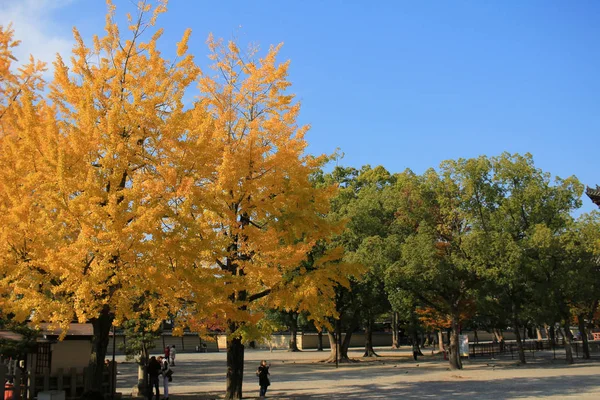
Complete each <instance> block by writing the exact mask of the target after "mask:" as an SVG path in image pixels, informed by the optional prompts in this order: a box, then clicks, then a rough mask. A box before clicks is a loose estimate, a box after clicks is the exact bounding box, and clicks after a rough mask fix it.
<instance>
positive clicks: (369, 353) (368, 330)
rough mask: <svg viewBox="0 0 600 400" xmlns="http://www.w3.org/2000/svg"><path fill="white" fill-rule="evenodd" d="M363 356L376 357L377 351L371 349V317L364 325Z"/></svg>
mask: <svg viewBox="0 0 600 400" xmlns="http://www.w3.org/2000/svg"><path fill="white" fill-rule="evenodd" d="M363 357H377V353H375V350H374V349H373V321H372V319H371V318H369V320H368V321H367V324H366V326H365V354H363Z"/></svg>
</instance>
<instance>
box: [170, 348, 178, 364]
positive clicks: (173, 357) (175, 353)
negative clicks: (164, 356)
mask: <svg viewBox="0 0 600 400" xmlns="http://www.w3.org/2000/svg"><path fill="white" fill-rule="evenodd" d="M176 355H177V350H175V345H173V346H171V365H172V366H175V356H176Z"/></svg>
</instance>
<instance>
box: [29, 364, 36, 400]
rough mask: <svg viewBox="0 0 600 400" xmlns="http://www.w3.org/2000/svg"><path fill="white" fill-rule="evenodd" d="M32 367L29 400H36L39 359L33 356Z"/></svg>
mask: <svg viewBox="0 0 600 400" xmlns="http://www.w3.org/2000/svg"><path fill="white" fill-rule="evenodd" d="M30 365H31V367H30V370H29V396H28V398H29V400H34V399H35V397H36V395H37V387H36V383H37V382H36V380H37V378H36V374H35V369H36V368H37V366H36V365H37V358H36V357H34V356H33V355H32V356H31V364H30Z"/></svg>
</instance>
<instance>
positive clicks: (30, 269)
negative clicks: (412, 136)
mask: <svg viewBox="0 0 600 400" xmlns="http://www.w3.org/2000/svg"><path fill="white" fill-rule="evenodd" d="M108 4H109V12H108V15H107V18H106V26H105V34H104V36H102V37H94V39H93V45H92V46H91V47H89V46H87V45H86V44H85V43H84V40H83V39H82V37H81V35H80V34H79V32H78V31H77V29H74V30H73V33H74V37H75V46H74V48H73V54H72V57H71V60H70V63H67V62H65V61H64V60H63V59H62V58H61V57H60V56H57V59H56V62H55V63H54V71H55V72H54V78H53V80H52V82H51V83H50V84H49V85H48V88H49V91H48V93H47V94H45V95H41V94H39V93H42V92H39V93H38V94H36V91H35V90H36V89H41V87H40V86H39V85H37V84H35V85H34V86H32V85H33V84H34V83H35V82H36V80H35V79H31V80H27V78H26V77H22V78H20V80H19V78H18V77H17V78H15V80H14V81H15V84H14V85H13V86H14V87H16V86H15V85H17V84H18V83H19V82H28V85H21V87H20V88H17V89H13V86H10V87H9V86H8V84H7V85H6V87H7V88H8V89H6V90H4V89H3V92H2V96H3V98H2V102H1V104H3V110H4V109H10V113H8V114H7V117H6V118H3V119H2V124H3V125H2V127H3V137H2V138H1V141H0V146H1V148H0V166H1V167H2V168H1V169H2V171H0V189H1V191H0V214H1V216H0V218H1V220H0V223H1V229H0V246H1V248H0V254H1V257H2V258H1V261H0V273H1V281H0V285H1V286H0V288H1V290H2V307H5V308H6V309H7V310H9V311H10V312H13V313H15V314H16V315H17V317H18V318H20V319H26V318H30V319H31V320H32V322H33V323H34V324H36V323H38V322H41V321H48V322H52V323H54V324H55V325H56V326H57V327H59V328H62V329H63V330H66V329H68V326H69V323H70V322H71V321H72V320H73V319H74V318H75V319H77V320H78V321H80V322H85V321H89V322H91V323H92V325H93V328H94V339H93V346H92V347H93V349H92V354H91V357H90V367H91V368H90V369H89V371H90V378H92V385H91V386H92V388H93V389H96V390H99V389H100V388H101V384H102V368H101V365H102V362H103V360H104V356H105V354H106V348H107V343H108V334H109V330H110V327H111V325H117V326H118V325H120V324H122V323H123V322H125V321H127V320H135V319H137V318H139V317H140V315H141V314H144V316H145V317H148V316H149V317H150V318H152V319H154V320H155V321H156V324H159V323H160V321H161V320H163V319H165V318H166V317H167V315H172V316H174V319H175V323H176V331H179V332H181V329H182V328H184V327H186V326H192V327H193V328H195V329H202V328H203V325H206V323H205V322H208V323H210V324H213V325H214V324H215V323H217V324H219V325H220V326H224V327H225V329H226V331H227V334H228V345H227V351H228V357H227V359H228V363H227V367H228V372H227V375H228V381H227V394H226V397H227V398H241V396H242V378H243V351H244V342H245V341H246V340H251V339H253V338H256V337H258V336H260V335H261V334H263V332H261V324H260V323H259V321H260V319H261V318H262V310H265V309H273V308H278V309H284V310H298V311H301V312H305V313H307V314H308V315H309V316H310V318H311V319H313V320H314V321H315V323H316V324H317V325H319V326H320V325H324V324H327V320H328V319H327V318H328V317H331V316H335V313H336V312H335V307H334V305H333V303H332V302H331V301H328V300H329V299H331V298H332V296H333V288H334V286H336V285H338V284H346V285H347V284H348V280H347V277H346V276H347V275H348V274H350V273H352V270H351V269H350V267H349V266H348V265H346V264H344V263H342V262H340V260H341V258H342V252H341V250H340V249H337V248H335V247H333V248H330V249H329V250H327V251H325V252H319V257H318V259H313V260H311V261H310V263H307V256H308V255H309V253H311V251H312V250H313V249H314V248H315V246H317V245H319V246H323V243H325V242H327V241H328V239H329V238H330V237H331V236H332V235H333V234H334V233H336V232H338V231H339V229H340V225H339V224H337V223H335V224H334V223H331V222H330V221H329V220H328V219H327V218H326V215H327V213H328V210H329V205H330V204H329V203H330V198H331V197H332V196H333V195H334V193H335V188H334V187H333V186H329V187H323V186H318V185H316V184H315V182H313V181H312V179H311V177H312V176H313V175H314V174H315V173H316V172H317V171H318V170H319V168H321V167H322V166H323V164H324V163H325V162H326V161H327V159H328V158H327V157H325V156H320V157H313V156H310V155H307V154H306V153H305V150H306V146H307V143H306V141H305V139H304V135H305V133H306V131H307V129H308V127H300V126H298V124H297V122H296V118H297V116H298V113H299V110H300V106H299V104H298V103H297V102H295V101H294V97H293V95H291V94H289V93H288V91H287V89H288V87H289V85H290V84H289V82H288V81H287V78H286V76H287V70H288V66H289V62H286V63H281V64H278V63H277V62H276V56H277V52H278V50H279V47H273V48H271V49H270V50H269V51H268V52H267V54H266V55H265V56H264V57H263V58H259V57H258V56H257V53H253V52H249V53H244V52H242V51H240V50H239V48H238V47H237V45H236V44H234V43H229V44H227V45H224V44H222V43H221V42H219V41H216V40H214V39H212V38H210V39H209V47H210V50H211V54H212V55H211V58H212V59H213V61H214V63H215V65H214V69H213V70H210V72H209V71H207V72H206V73H201V71H200V69H199V68H198V66H197V65H196V64H195V62H194V59H193V57H192V55H190V54H189V53H188V48H187V47H188V46H187V42H188V39H189V36H190V32H189V31H186V32H185V34H184V36H183V39H182V40H181V42H180V43H178V45H177V50H176V59H175V60H167V59H165V58H163V57H162V55H161V53H160V52H159V51H158V49H157V41H158V40H159V38H160V37H161V34H162V30H161V29H156V28H154V26H155V23H156V20H157V18H158V16H159V14H160V13H162V12H164V11H165V10H166V2H159V3H158V4H156V5H155V6H152V5H150V4H147V3H146V2H144V1H142V2H140V3H139V4H138V8H137V13H136V14H135V15H133V16H131V15H128V20H129V27H128V28H129V33H128V36H129V39H127V40H124V39H122V37H121V33H120V31H119V27H118V26H117V24H116V23H115V22H114V19H115V7H114V6H113V5H112V4H111V3H110V2H109V3H108ZM2 32H8V33H3V36H2V39H3V40H2V43H3V44H2V46H4V47H3V53H2V57H3V58H2V59H3V63H4V64H2V66H1V67H2V73H3V74H5V75H6V74H10V72H7V71H10V65H8V66H7V67H6V68H5V67H4V65H6V63H9V60H11V57H12V56H11V53H10V48H11V46H12V45H13V41H12V39H11V37H10V31H2ZM152 32H153V33H152ZM37 67H38V66H37V65H33V66H31V67H28V68H29V69H24V73H25V72H27V73H28V74H29V75H32V76H34V75H35V74H36V71H37V69H36V68H37ZM12 76H13V75H11V77H12ZM194 83H197V85H198V88H199V90H200V94H199V96H198V97H197V99H196V100H195V101H193V103H192V104H191V105H188V106H187V107H186V106H184V101H183V97H184V95H186V94H187V92H186V91H188V90H190V87H191V86H192V85H193V84H194ZM9 89H10V90H9ZM19 91H20V92H19ZM21 92H22V93H23V94H22V96H21V97H20V98H18V99H17V98H16V96H12V97H11V94H17V93H21ZM13 97H14V99H13ZM9 106H10V107H9ZM4 132H6V134H4ZM308 264H310V268H307V267H306V265H308Z"/></svg>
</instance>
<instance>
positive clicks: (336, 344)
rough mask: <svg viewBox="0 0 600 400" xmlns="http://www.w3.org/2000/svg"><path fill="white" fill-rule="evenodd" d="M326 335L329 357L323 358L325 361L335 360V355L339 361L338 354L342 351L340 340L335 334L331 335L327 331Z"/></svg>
mask: <svg viewBox="0 0 600 400" xmlns="http://www.w3.org/2000/svg"><path fill="white" fill-rule="evenodd" d="M327 336H328V337H329V351H330V353H329V358H328V359H327V360H325V361H326V362H335V357H336V356H337V359H338V361H340V355H341V354H342V351H341V349H340V341H339V340H338V337H336V336H337V334H336V336H333V334H332V333H331V332H329V331H327Z"/></svg>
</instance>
